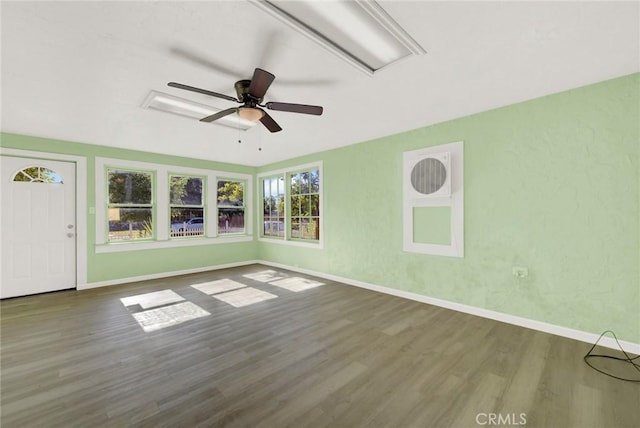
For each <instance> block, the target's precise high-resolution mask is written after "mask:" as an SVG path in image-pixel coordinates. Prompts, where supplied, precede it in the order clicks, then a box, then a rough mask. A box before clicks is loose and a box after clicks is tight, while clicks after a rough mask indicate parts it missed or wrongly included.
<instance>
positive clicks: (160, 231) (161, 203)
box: [89, 157, 254, 254]
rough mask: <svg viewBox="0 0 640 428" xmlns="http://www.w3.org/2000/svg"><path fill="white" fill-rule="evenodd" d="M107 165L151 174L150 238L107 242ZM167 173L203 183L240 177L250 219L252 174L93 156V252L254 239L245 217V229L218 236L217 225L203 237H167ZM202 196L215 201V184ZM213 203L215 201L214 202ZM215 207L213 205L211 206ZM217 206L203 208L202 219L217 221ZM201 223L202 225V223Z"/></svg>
mask: <svg viewBox="0 0 640 428" xmlns="http://www.w3.org/2000/svg"><path fill="white" fill-rule="evenodd" d="M107 166H108V167H109V168H112V169H124V170H143V171H153V172H154V173H155V190H154V192H155V193H154V196H155V199H154V201H155V205H156V211H155V212H154V218H153V221H154V239H152V240H147V239H145V240H130V241H122V242H109V240H108V234H107V229H108V223H107V215H106V214H107V210H106V204H107V203H108V201H107V199H106V198H107V197H108V193H107V192H108V187H107V186H108V183H107V179H106V177H107V176H106V168H107ZM169 175H186V176H201V177H205V178H206V182H207V183H217V179H218V177H221V178H225V179H233V180H244V181H245V183H246V188H245V193H246V195H245V198H244V204H245V217H246V218H252V217H251V216H252V212H253V211H252V210H253V203H252V201H253V185H252V183H253V176H252V174H247V173H236V172H229V171H219V170H213V169H211V170H209V169H201V168H191V167H181V166H178V165H172V164H160V163H150V162H139V161H133V160H126V159H115V158H103V157H96V159H95V173H94V176H95V204H96V207H97V208H94V207H89V213H90V214H92V215H93V214H95V231H96V241H95V252H96V253H98V254H100V253H112V252H122V251H138V250H147V249H157V248H175V247H187V246H197V245H212V244H225V243H233V242H244V241H252V240H254V236H253V222H251V221H249V222H247V221H246V220H245V232H244V233H238V234H229V235H227V234H225V235H223V236H218V234H217V227H208V228H207V230H206V231H205V236H204V237H202V236H194V237H191V238H189V237H185V238H182V239H171V238H170V236H169V235H170V233H169V229H170V227H171V226H170V224H171V216H170V210H169V202H170V195H169V191H170V188H169ZM205 192H206V196H205V204H209V203H210V201H211V200H212V198H214V200H217V188H216V186H211V185H208V186H207V188H206V190H205ZM216 205H217V204H216ZM214 206H215V205H214ZM217 215H218V214H217V209H211V206H209V209H206V210H205V222H206V223H208V224H217V221H218V217H217ZM206 223H205V224H206Z"/></svg>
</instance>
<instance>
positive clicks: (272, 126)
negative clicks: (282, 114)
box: [260, 111, 282, 132]
mask: <svg viewBox="0 0 640 428" xmlns="http://www.w3.org/2000/svg"><path fill="white" fill-rule="evenodd" d="M260 122H262V124H263V125H264V126H265V127H266V128H267V129H268V130H269V131H271V132H278V131H282V128H281V127H280V125H278V124H277V123H276V121H275V120H273V118H272V117H271V116H269V113H267V112H266V111H265V112H264V116H262V119H260Z"/></svg>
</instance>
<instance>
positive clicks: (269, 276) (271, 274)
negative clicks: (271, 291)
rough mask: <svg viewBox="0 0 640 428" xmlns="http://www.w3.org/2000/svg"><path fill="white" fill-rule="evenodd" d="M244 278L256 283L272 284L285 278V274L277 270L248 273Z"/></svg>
mask: <svg viewBox="0 0 640 428" xmlns="http://www.w3.org/2000/svg"><path fill="white" fill-rule="evenodd" d="M242 276H243V277H245V278H249V279H253V280H254V281H259V282H271V281H276V280H278V279H282V278H284V277H285V275H284V274H282V273H280V272H277V271H275V270H263V271H260V272H255V273H248V274H246V275H242Z"/></svg>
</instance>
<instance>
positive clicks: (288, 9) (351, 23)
mask: <svg viewBox="0 0 640 428" xmlns="http://www.w3.org/2000/svg"><path fill="white" fill-rule="evenodd" d="M250 1H251V2H252V3H253V4H255V5H256V6H258V7H259V8H261V9H262V10H264V11H266V12H268V13H269V14H271V15H273V16H275V17H276V18H278V19H279V20H281V21H282V22H284V23H286V24H287V25H289V26H291V27H292V28H294V29H295V30H297V31H298V32H300V33H302V34H304V35H305V36H307V37H309V38H311V39H312V40H314V41H315V42H316V43H318V44H320V45H321V46H322V47H324V48H325V49H328V50H329V51H331V52H332V53H334V54H335V55H337V56H338V57H340V58H342V59H343V60H345V61H347V62H348V63H350V64H351V65H353V66H355V67H357V68H358V69H359V70H362V71H364V72H366V73H368V74H373V73H374V72H376V71H377V70H380V69H382V68H384V67H386V66H388V65H389V64H392V63H394V62H396V61H398V60H400V59H402V58H406V57H408V56H411V55H421V54H424V53H425V50H424V49H423V48H422V47H421V46H420V45H419V44H418V43H417V42H416V41H415V40H414V39H413V38H412V37H411V36H410V35H409V34H408V33H407V32H406V31H405V30H404V29H403V28H402V27H400V25H398V23H397V22H395V21H394V20H393V18H391V16H389V14H387V12H386V11H385V10H384V9H383V8H382V7H381V6H380V5H378V4H377V3H376V2H375V1H365V0H355V1H354V0H351V1H338V0H331V1H319V0H298V1H274V0H271V1H266V0H250Z"/></svg>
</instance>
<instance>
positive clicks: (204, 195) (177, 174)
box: [167, 171, 209, 239]
mask: <svg viewBox="0 0 640 428" xmlns="http://www.w3.org/2000/svg"><path fill="white" fill-rule="evenodd" d="M171 177H187V178H200V179H201V180H202V204H200V205H177V204H172V203H171ZM167 184H168V186H169V201H168V204H167V207H168V210H169V224H168V226H169V239H199V238H205V237H207V229H208V228H209V226H208V218H207V212H208V209H207V202H208V200H209V198H207V189H208V188H209V186H208V183H207V176H206V175H200V174H184V173H182V172H173V171H171V172H169V174H168V175H167ZM173 208H195V209H200V208H202V217H203V218H204V227H203V231H202V235H193V236H171V224H172V223H173V222H172V221H171V210H172V209H173Z"/></svg>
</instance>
